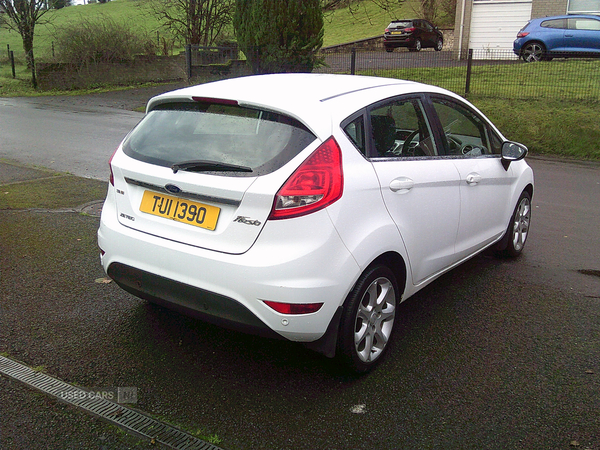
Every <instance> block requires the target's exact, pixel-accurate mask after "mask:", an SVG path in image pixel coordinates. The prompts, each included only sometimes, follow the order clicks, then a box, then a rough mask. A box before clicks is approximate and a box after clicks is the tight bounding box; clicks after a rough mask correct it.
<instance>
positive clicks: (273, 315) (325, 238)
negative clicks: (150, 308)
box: [98, 194, 360, 342]
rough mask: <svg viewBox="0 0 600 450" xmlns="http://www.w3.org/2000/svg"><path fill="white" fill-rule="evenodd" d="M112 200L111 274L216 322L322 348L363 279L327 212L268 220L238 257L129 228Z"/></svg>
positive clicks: (101, 238) (108, 214)
mask: <svg viewBox="0 0 600 450" xmlns="http://www.w3.org/2000/svg"><path fill="white" fill-rule="evenodd" d="M110 197H111V195H110V194H109V197H108V198H107V201H106V202H105V205H104V207H103V210H102V218H101V222H100V228H99V230H98V244H99V246H100V248H101V249H102V250H103V252H104V254H103V255H102V257H101V262H102V265H103V267H104V270H105V271H106V272H107V274H108V275H109V276H110V277H111V278H113V279H114V280H115V282H116V283H117V284H118V285H119V286H121V287H122V288H123V289H125V290H126V291H128V292H130V293H131V294H133V295H135V296H138V297H140V298H144V299H147V300H149V301H152V302H155V303H159V304H163V305H166V306H169V307H172V308H173V309H179V310H181V311H183V312H186V313H192V314H191V315H194V316H197V317H199V318H201V319H203V320H206V321H208V322H212V323H216V324H218V325H221V326H226V327H229V328H234V329H238V330H241V331H245V332H251V333H254V334H259V335H264V336H279V337H283V338H285V339H288V340H291V341H296V342H314V341H317V340H319V339H320V338H322V337H323V335H324V334H325V332H326V331H327V329H328V327H329V325H330V323H331V322H332V319H333V317H334V315H335V313H336V311H337V310H338V308H339V306H340V305H342V304H343V302H344V300H345V298H346V296H347V294H348V292H349V291H350V289H351V288H352V286H353V285H354V283H355V281H356V279H357V278H358V276H359V275H360V269H359V267H358V265H357V264H356V262H355V260H354V258H353V257H352V255H351V254H350V252H349V251H348V250H347V248H346V247H345V246H344V245H343V243H342V242H341V239H340V237H339V235H338V233H337V232H336V230H335V228H334V227H333V225H332V223H331V220H330V219H329V215H328V213H327V212H326V211H320V212H317V213H314V214H310V215H308V216H304V217H299V218H295V219H288V220H280V221H268V222H267V223H266V224H265V228H264V229H263V230H262V232H261V235H260V236H259V238H258V239H257V241H256V242H255V244H254V245H253V246H252V248H251V249H250V250H249V251H248V252H246V253H244V254H241V255H232V254H226V253H220V252H215V251H211V250H206V249H202V248H198V247H193V246H190V245H186V244H182V243H179V242H175V241H171V240H168V239H163V238H160V237H157V236H153V235H149V234H146V233H142V232H139V231H136V230H133V229H131V228H128V227H125V226H123V225H122V224H120V223H119V221H118V220H117V217H116V211H115V208H114V205H113V203H112V201H111V198H110ZM291 221H294V223H291ZM292 236H293V237H292ZM265 300H270V301H276V302H285V303H319V302H322V303H323V306H322V307H321V309H319V311H317V312H315V313H311V314H300V315H289V314H287V315H286V314H281V313H278V312H276V311H275V310H273V309H271V308H270V307H268V306H267V305H266V304H265V303H264V301H265Z"/></svg>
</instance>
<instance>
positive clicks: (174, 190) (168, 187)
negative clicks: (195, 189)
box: [165, 184, 181, 194]
mask: <svg viewBox="0 0 600 450" xmlns="http://www.w3.org/2000/svg"><path fill="white" fill-rule="evenodd" d="M165 189H166V190H167V191H169V192H170V193H172V194H179V193H180V192H181V189H180V188H179V187H178V186H175V185H174V184H167V185H166V186H165Z"/></svg>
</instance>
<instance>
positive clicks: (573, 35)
mask: <svg viewBox="0 0 600 450" xmlns="http://www.w3.org/2000/svg"><path fill="white" fill-rule="evenodd" d="M513 51H514V52H515V54H516V55H517V56H518V57H520V58H523V61H526V62H533V61H540V60H546V61H549V60H551V59H552V58H553V57H554V58H556V57H560V58H567V57H573V56H580V57H581V56H586V57H590V56H592V57H594V56H595V57H600V17H598V16H589V15H570V16H556V17H544V18H541V19H532V20H530V21H529V22H528V23H527V25H525V26H524V27H523V28H522V29H521V31H519V33H518V34H517V39H516V40H515V42H514V44H513Z"/></svg>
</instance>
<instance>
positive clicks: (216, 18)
mask: <svg viewBox="0 0 600 450" xmlns="http://www.w3.org/2000/svg"><path fill="white" fill-rule="evenodd" d="M146 5H147V7H148V8H150V10H151V11H152V13H153V14H154V15H155V16H156V18H157V19H158V20H159V21H160V22H161V23H162V24H163V25H164V26H165V27H166V28H167V29H169V30H170V31H171V33H172V34H173V36H175V37H176V38H178V39H179V41H180V43H181V44H184V45H185V44H192V45H204V46H208V45H212V44H214V42H215V40H216V39H217V38H218V37H219V35H221V34H222V33H223V31H224V30H225V28H226V27H227V26H228V25H229V24H230V23H231V20H232V16H233V7H234V0H148V1H147V2H146Z"/></svg>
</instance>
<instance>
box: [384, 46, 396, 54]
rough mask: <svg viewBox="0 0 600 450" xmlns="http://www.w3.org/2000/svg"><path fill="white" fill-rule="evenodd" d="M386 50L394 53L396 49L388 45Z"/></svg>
mask: <svg viewBox="0 0 600 450" xmlns="http://www.w3.org/2000/svg"><path fill="white" fill-rule="evenodd" d="M385 51H386V52H388V53H392V52H393V51H394V47H386V48H385Z"/></svg>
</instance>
